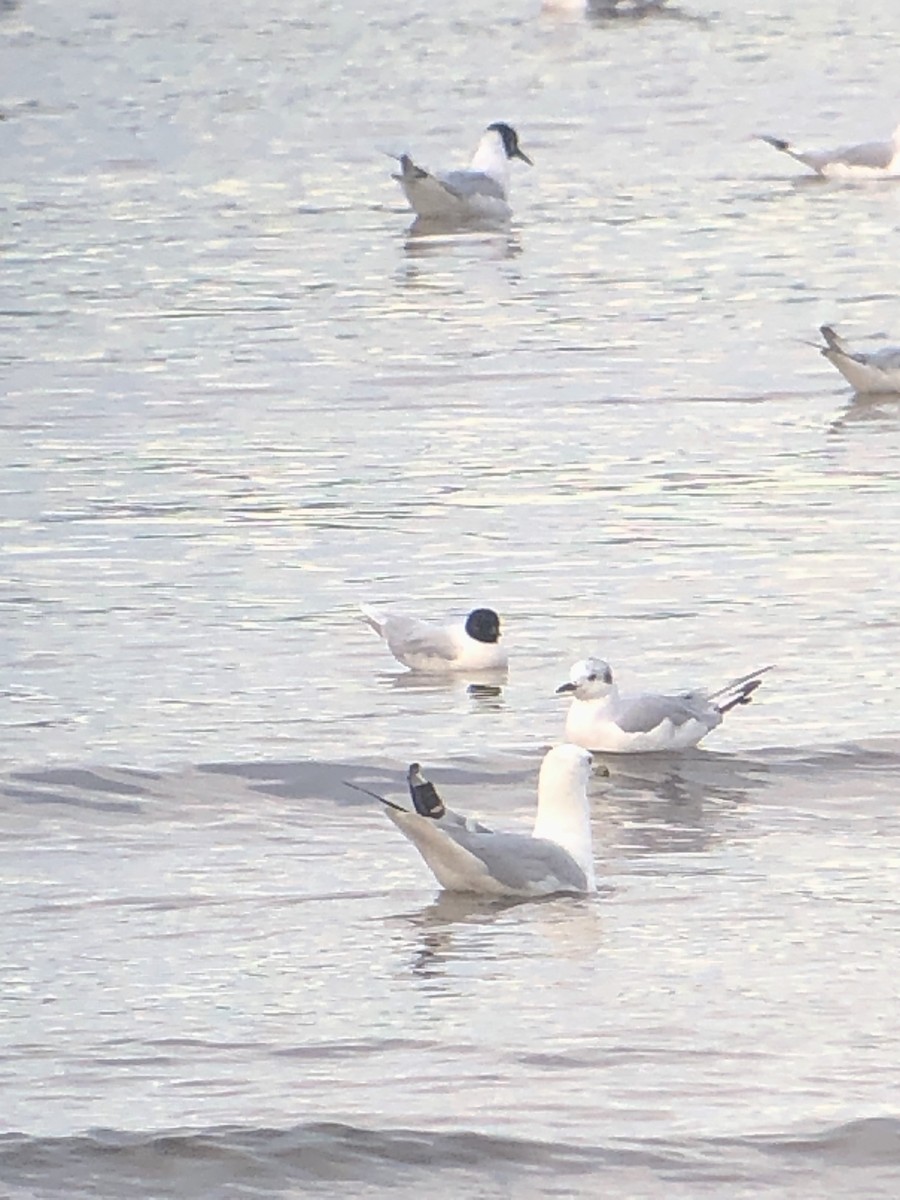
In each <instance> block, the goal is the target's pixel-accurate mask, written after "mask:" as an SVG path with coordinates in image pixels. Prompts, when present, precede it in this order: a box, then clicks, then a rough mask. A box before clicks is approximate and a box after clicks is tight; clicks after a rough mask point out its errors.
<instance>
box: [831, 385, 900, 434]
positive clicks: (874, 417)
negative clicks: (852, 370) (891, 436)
mask: <svg viewBox="0 0 900 1200" xmlns="http://www.w3.org/2000/svg"><path fill="white" fill-rule="evenodd" d="M898 419H900V392H882V393H880V394H879V395H861V394H860V393H859V392H855V393H854V394H853V396H852V397H851V399H850V402H849V404H848V405H847V407H846V408H845V409H844V410H843V411H842V412H841V413H840V414H839V415H838V416H837V417H835V419H834V420H833V421H832V422H831V424H830V425H829V426H828V430H829V432H830V433H840V432H842V431H843V430H844V429H846V427H847V426H848V425H862V424H865V423H866V422H869V423H871V424H873V425H876V424H877V425H883V424H884V423H888V424H892V425H896V423H897V421H898Z"/></svg>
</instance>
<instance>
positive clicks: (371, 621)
mask: <svg viewBox="0 0 900 1200" xmlns="http://www.w3.org/2000/svg"><path fill="white" fill-rule="evenodd" d="M359 610H360V612H361V613H362V615H363V620H364V621H365V622H366V624H367V625H371V627H372V628H373V629H374V630H375V632H376V633H377V634H378V636H379V637H384V625H385V621H387V613H385V612H383V611H382V610H381V609H380V608H373V607H372V605H371V604H361V605H360V606H359Z"/></svg>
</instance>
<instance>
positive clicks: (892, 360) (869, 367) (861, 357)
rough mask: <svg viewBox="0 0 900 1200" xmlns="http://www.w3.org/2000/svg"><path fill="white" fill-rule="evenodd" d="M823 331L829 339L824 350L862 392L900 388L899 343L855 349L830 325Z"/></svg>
mask: <svg viewBox="0 0 900 1200" xmlns="http://www.w3.org/2000/svg"><path fill="white" fill-rule="evenodd" d="M820 333H821V334H822V337H823V338H824V339H825V342H826V345H825V346H824V348H823V349H822V354H823V355H824V356H825V358H827V359H828V361H829V362H830V363H831V364H832V365H833V366H835V367H837V369H838V370H839V371H840V373H841V374H842V375H843V377H844V378H845V379H846V380H847V382H848V383H849V384H850V386H851V387H852V388H854V389H855V390H856V391H857V392H858V393H860V395H864V396H865V395H878V394H883V393H889V392H900V347H896V346H890V347H886V348H885V349H883V350H873V351H871V352H870V353H868V354H863V353H861V352H857V353H854V352H853V351H852V350H851V349H850V347H849V346H848V345H847V343H846V342H845V341H844V339H843V338H842V337H838V335H837V334H836V333H835V331H834V330H833V329H832V328H831V326H830V325H823V326H822V327H821V329H820Z"/></svg>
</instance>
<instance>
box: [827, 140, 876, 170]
mask: <svg viewBox="0 0 900 1200" xmlns="http://www.w3.org/2000/svg"><path fill="white" fill-rule="evenodd" d="M822 157H823V158H825V159H827V160H828V161H829V162H831V163H842V164H844V165H845V166H848V167H871V168H872V169H873V170H876V171H886V170H887V169H888V167H889V166H890V165H891V162H892V160H893V157H894V147H893V144H892V143H891V142H866V143H865V144H864V145H862V146H841V147H840V148H839V149H837V150H835V151H834V152H833V153H832V154H830V155H829V154H826V153H823V154H822Z"/></svg>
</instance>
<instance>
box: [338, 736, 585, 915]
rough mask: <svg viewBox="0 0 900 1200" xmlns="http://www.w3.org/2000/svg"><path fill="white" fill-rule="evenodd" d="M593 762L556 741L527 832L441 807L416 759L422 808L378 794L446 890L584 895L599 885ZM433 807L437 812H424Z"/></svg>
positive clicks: (414, 789) (414, 776)
mask: <svg viewBox="0 0 900 1200" xmlns="http://www.w3.org/2000/svg"><path fill="white" fill-rule="evenodd" d="M590 766H591V756H590V754H588V753H587V751H585V750H582V749H581V748H580V747H578V746H571V745H561V746H554V747H553V749H552V750H549V751H548V752H547V754H546V755H545V757H544V761H543V762H542V763H541V770H540V776H539V778H538V807H537V818H536V820H535V823H534V829H533V830H532V832H531V834H530V835H529V834H526V833H495V832H494V831H493V830H491V829H489V828H488V827H487V826H485V825H481V824H479V823H478V822H476V821H472V820H469V819H467V818H465V817H462V816H460V815H459V814H457V813H454V812H451V811H450V810H449V809H446V808H444V805H443V803H442V802H441V800H440V797H438V796H437V793H436V792H435V791H434V788H433V787H432V785H431V784H428V783H426V782H424V781H423V780H422V779H421V777H420V776H419V775H418V766H417V764H413V766H412V767H410V774H409V779H410V792H411V794H412V795H413V799H414V802H415V803H416V805H417V807H418V808H420V810H421V811H419V812H410V811H408V810H407V809H404V808H401V807H400V806H399V805H395V804H393V803H392V802H391V801H389V800H384V799H383V798H382V797H378V798H379V799H381V800H382V803H383V804H384V806H385V812H386V813H387V815H388V816H389V817H390V819H391V820H392V821H393V822H394V824H395V825H396V826H397V828H398V829H399V830H400V831H401V833H403V834H404V835H405V836H406V837H407V838H409V840H410V841H411V842H412V844H413V845H414V846H415V847H416V849H417V850H418V851H419V853H420V854H421V856H422V858H423V859H424V860H425V862H426V864H427V865H428V867H429V868H430V869H431V871H432V873H433V874H434V877H435V878H436V879H437V881H438V883H439V884H440V885H441V887H442V888H444V889H446V890H447V891H450V892H474V893H478V894H481V895H486V896H523V897H536V896H549V895H553V894H554V893H557V892H569V893H580V894H584V893H588V892H594V891H596V888H597V884H596V880H595V875H594V853H593V846H592V840H591V820H590V805H589V802H588V798H587V781H588V775H589V773H590ZM362 790H365V789H362ZM423 793H427V794H428V803H427V804H420V803H419V800H418V798H417V796H421V795H422V794H423ZM371 794H373V795H374V793H371ZM428 810H430V811H431V812H432V813H433V814H435V815H430V816H429V815H423V814H424V813H425V812H426V811H428Z"/></svg>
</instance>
